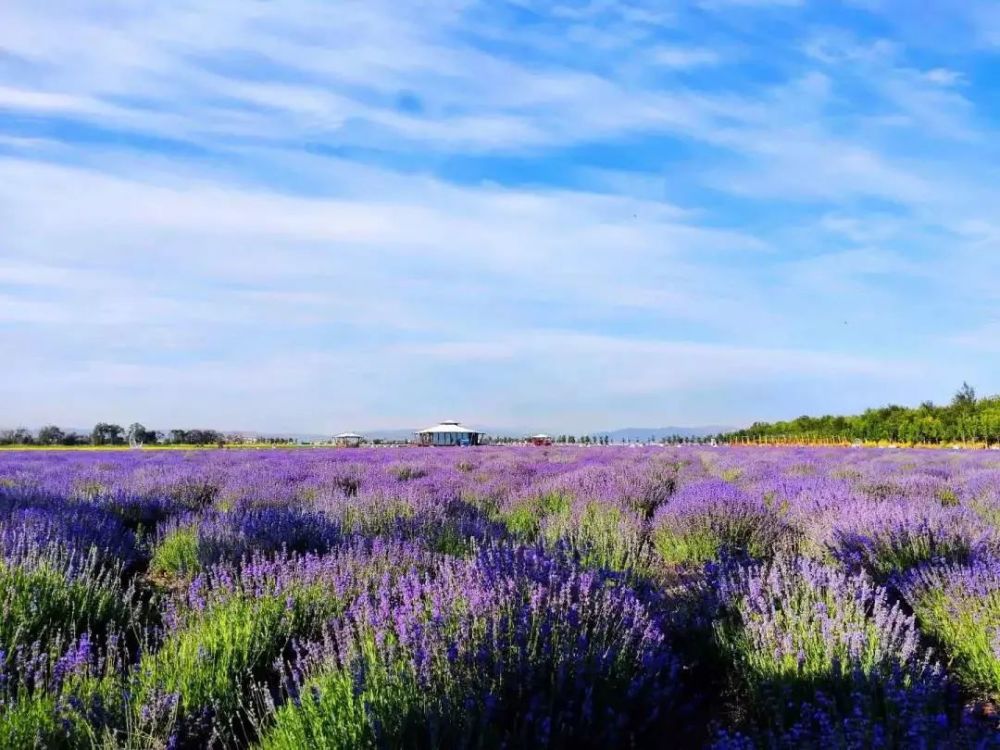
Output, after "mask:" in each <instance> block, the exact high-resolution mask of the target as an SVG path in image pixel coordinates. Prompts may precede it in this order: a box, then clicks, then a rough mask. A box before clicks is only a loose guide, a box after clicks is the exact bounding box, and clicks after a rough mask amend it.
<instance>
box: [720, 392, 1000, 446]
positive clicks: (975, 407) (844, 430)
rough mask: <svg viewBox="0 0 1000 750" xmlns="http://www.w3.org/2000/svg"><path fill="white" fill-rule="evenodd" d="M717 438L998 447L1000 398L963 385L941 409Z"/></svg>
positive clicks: (878, 413) (824, 420) (901, 410)
mask: <svg viewBox="0 0 1000 750" xmlns="http://www.w3.org/2000/svg"><path fill="white" fill-rule="evenodd" d="M722 439H724V440H726V441H728V442H741V441H759V440H771V439H773V440H783V439H789V440H801V441H804V442H810V441H817V440H822V441H850V442H854V441H858V440H860V441H865V442H893V443H928V444H940V443H969V442H972V443H986V444H994V443H1000V395H996V396H990V397H986V398H977V396H976V391H975V389H974V388H972V386H970V385H969V384H968V383H963V384H962V387H961V388H959V389H958V391H957V392H956V393H955V395H954V397H953V398H952V399H951V402H950V403H948V404H945V405H941V406H939V405H936V404H934V403H933V402H931V401H925V402H923V403H922V404H920V405H919V406H916V407H906V406H898V405H895V404H891V405H889V406H882V407H878V408H872V409H867V410H865V411H864V412H863V413H861V414H857V415H853V416H833V415H829V414H828V415H825V416H822V417H809V416H802V417H799V418H798V419H792V420H789V421H784V422H755V423H754V424H752V425H751V426H750V427H748V428H746V429H745V430H738V431H736V432H733V433H729V434H727V435H724V436H722Z"/></svg>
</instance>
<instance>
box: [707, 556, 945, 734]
mask: <svg viewBox="0 0 1000 750" xmlns="http://www.w3.org/2000/svg"><path fill="white" fill-rule="evenodd" d="M720 597H721V599H722V601H723V603H724V607H725V611H726V616H725V617H723V618H722V619H721V620H720V621H719V623H718V624H717V626H716V638H717V642H718V645H719V648H720V649H721V651H722V653H723V654H724V655H725V656H726V658H727V659H728V660H729V661H730V663H731V664H732V672H733V676H734V687H735V689H736V690H737V691H738V693H739V694H740V695H741V696H744V697H745V699H746V700H747V701H748V709H747V712H746V715H745V717H744V724H745V729H746V731H748V732H749V733H750V734H751V735H753V736H756V737H757V738H758V739H760V740H762V741H763V742H762V744H764V745H776V746H788V747H792V746H795V743H799V746H801V745H802V744H808V743H817V745H822V746H832V747H869V746H909V745H910V744H911V742H912V741H913V740H914V739H915V738H922V739H924V740H926V741H927V742H928V743H930V742H931V740H932V739H933V738H935V737H939V736H940V733H941V731H943V730H944V729H945V728H946V727H942V726H941V718H942V716H943V713H942V712H943V709H944V707H945V697H946V692H945V680H944V676H943V673H942V672H941V670H940V668H939V667H938V666H937V665H935V664H932V663H931V662H930V659H929V654H928V653H927V652H925V651H924V650H922V649H921V647H920V639H919V634H918V632H917V629H916V627H915V625H914V621H913V618H912V617H908V616H906V615H905V614H904V613H903V612H902V611H901V610H900V608H899V605H898V604H893V605H891V604H889V601H888V596H887V593H886V591H885V589H883V588H879V587H876V586H875V585H874V584H872V582H871V581H870V579H868V578H867V577H866V576H864V575H860V576H853V575H849V574H846V573H843V572H840V571H838V570H836V569H833V568H829V567H826V566H823V565H821V564H819V563H815V562H812V561H809V560H806V559H798V560H791V559H786V558H779V559H778V560H776V561H774V562H773V563H771V564H768V565H763V566H753V567H742V568H739V569H737V570H736V571H735V572H732V573H730V574H729V575H727V576H724V577H723V579H722V582H721V584H720ZM793 741H794V742H793ZM731 742H735V735H733V734H729V733H724V735H723V737H722V738H721V739H720V744H721V745H726V744H727V743H731Z"/></svg>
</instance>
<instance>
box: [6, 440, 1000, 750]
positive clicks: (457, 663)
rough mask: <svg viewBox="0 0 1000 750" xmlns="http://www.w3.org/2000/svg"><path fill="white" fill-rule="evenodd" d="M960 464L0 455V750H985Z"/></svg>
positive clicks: (976, 471) (982, 659)
mask: <svg viewBox="0 0 1000 750" xmlns="http://www.w3.org/2000/svg"><path fill="white" fill-rule="evenodd" d="M998 510H1000V466H998V465H997V462H996V459H995V457H991V456H990V455H989V454H949V453H943V452H921V451H905V450H895V451H852V450H834V449H830V450H818V449H813V450H805V449H769V450H763V451H761V450H754V449H735V448H729V449H696V448H674V449H661V448H647V449H626V448H600V449H597V448H591V449H572V448H552V449H531V448H528V449H517V448H504V449H501V448H493V449H475V450H455V451H447V450H441V451H435V450H377V451H374V450H373V451H364V450H360V451H332V450H330V451H326V450H322V451H321V450H316V451H294V452H291V451H289V452H273V453H268V454H264V455H261V454H260V453H244V452H239V451H228V452H212V453H209V452H204V453H198V452H192V453H184V454H178V453H155V452H134V453H116V454H104V453H93V454H79V453H46V454H38V453H7V454H3V455H0V519H2V520H0V552H2V561H0V597H2V599H0V670H2V672H0V747H26V746H33V745H34V746H40V747H135V748H155V747H164V748H165V747H192V748H193V747H206V746H213V747H266V748H297V747H328V748H340V747H343V748H353V747H477V748H479V747H482V748H487V747H538V748H562V747H566V748H570V747H602V748H603V747H660V746H664V743H666V742H668V739H667V738H669V743H671V744H672V745H673V746H691V747H697V746H717V747H741V748H742V747H789V748H791V747H806V746H812V747H819V746H821V745H822V746H832V747H844V748H850V747H962V746H967V747H989V746H993V744H998V743H1000V735H998V734H997V727H996V722H995V719H993V718H992V717H993V715H994V712H993V710H992V706H993V702H994V701H995V700H996V698H997V695H998V693H1000V562H998V542H997V540H998V532H997V528H998V527H997V520H998V518H1000V516H998Z"/></svg>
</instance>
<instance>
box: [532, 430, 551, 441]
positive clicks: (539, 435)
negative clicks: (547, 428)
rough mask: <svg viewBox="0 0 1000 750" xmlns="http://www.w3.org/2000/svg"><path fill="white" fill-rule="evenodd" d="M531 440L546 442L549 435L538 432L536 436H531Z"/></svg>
mask: <svg viewBox="0 0 1000 750" xmlns="http://www.w3.org/2000/svg"><path fill="white" fill-rule="evenodd" d="M531 437H532V438H537V439H539V440H547V439H549V438H551V437H552V436H551V435H546V434H545V433H544V432H539V433H538V434H537V435H532V436H531Z"/></svg>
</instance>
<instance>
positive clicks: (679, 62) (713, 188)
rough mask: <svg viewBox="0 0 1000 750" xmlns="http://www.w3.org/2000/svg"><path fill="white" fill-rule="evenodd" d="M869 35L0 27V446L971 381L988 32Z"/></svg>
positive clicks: (812, 12) (811, 12)
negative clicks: (175, 422)
mask: <svg viewBox="0 0 1000 750" xmlns="http://www.w3.org/2000/svg"><path fill="white" fill-rule="evenodd" d="M888 5H891V2H890V0H886V2H881V1H880V2H874V3H868V4H865V5H862V6H859V7H853V8H852V9H851V10H849V11H846V12H841V11H840V10H839V9H837V8H835V7H829V8H827V7H824V8H813V7H811V6H809V5H808V4H804V3H798V2H791V1H782V0H724V1H723V0H711V1H709V0H702V1H696V0H693V1H692V2H691V3H682V4H679V5H676V6H671V7H670V9H669V10H667V11H665V10H664V8H663V7H662V3H652V2H623V3H604V2H593V3H566V4H552V3H541V2H531V1H529V0H518V1H517V2H514V1H513V0H511V1H510V2H498V3H492V2H490V3H487V2H474V1H472V0H470V1H468V2H466V1H463V2H454V1H453V0H435V1H434V2H429V3H422V4H419V6H418V5H408V4H405V3H404V4H399V3H389V2H384V1H383V0H371V1H370V2H347V3H338V4H336V5H331V4H328V3H323V2H316V1H314V0H283V1H282V2H280V3H266V4H247V3H244V2H239V1H238V0H221V1H220V2H214V3H211V4H207V5H206V4H203V3H193V2H187V1H184V2H178V3H172V4H169V5H163V6H158V7H155V8H153V7H148V6H144V7H142V8H139V7H138V6H130V5H127V4H125V5H121V4H118V5H115V4H112V5H108V4H99V3H88V2H84V3H69V2H59V3H57V4H56V5H52V4H38V3H31V2H21V1H20V0H14V2H7V3H4V4H2V5H0V227H3V229H2V234H0V348H3V349H4V350H5V351H16V352H17V357H16V359H17V361H16V363H15V364H14V365H12V366H10V367H7V368H5V369H4V371H3V373H2V374H0V386H2V387H3V389H4V392H5V393H6V392H9V393H17V394H19V397H18V398H16V399H12V400H11V401H10V403H11V404H12V405H11V406H10V407H9V408H10V411H9V413H7V414H5V415H0V421H18V422H31V423H36V422H40V421H43V420H57V421H59V420H62V421H66V420H69V421H84V422H85V421H87V420H92V419H98V418H101V417H102V416H108V417H113V418H119V419H128V418H132V417H137V418H138V417H142V418H147V420H149V419H151V418H152V417H155V418H156V419H161V418H162V419H167V418H178V419H181V420H187V421H190V422H192V423H206V424H207V423H215V422H217V423H218V424H220V425H223V426H234V427H236V426H239V427H268V426H272V425H273V426H274V427H278V426H281V427H283V428H287V429H308V428H310V427H317V428H319V427H322V428H330V429H333V428H335V427H337V426H339V425H340V424H341V421H350V422H351V423H352V424H354V425H356V426H358V425H363V424H375V423H377V422H379V420H384V421H382V422H381V424H382V425H383V426H390V425H392V423H393V420H397V419H398V420H401V421H402V422H404V423H405V422H407V421H409V420H418V421H423V420H424V419H433V418H435V417H437V416H440V414H439V413H438V412H440V413H448V414H454V413H456V411H457V410H463V411H464V412H467V413H465V414H462V415H460V416H463V417H465V418H473V417H474V418H477V419H479V420H480V421H483V422H488V423H493V424H503V423H509V424H513V423H517V422H519V421H523V419H522V418H523V417H524V416H530V415H531V414H537V415H539V416H540V418H543V419H546V420H559V421H560V422H562V423H564V424H565V426H566V428H567V429H569V428H577V427H579V428H588V427H593V426H595V424H594V422H595V421H597V422H600V423H601V424H604V425H614V424H615V423H617V422H618V421H623V422H627V421H632V419H633V417H638V416H644V417H645V416H647V415H648V414H649V413H650V409H653V408H655V409H662V410H663V413H662V420H663V421H664V422H675V421H677V419H685V420H689V421H701V420H702V418H703V420H704V421H722V422H726V421H732V420H734V419H751V418H755V417H766V416H781V415H787V414H789V413H791V414H795V413H799V412H802V411H808V410H810V409H817V410H819V409H822V410H825V409H827V408H833V407H834V406H840V407H843V408H849V407H851V406H853V405H855V404H862V403H864V402H866V401H872V400H874V401H878V400H882V399H888V398H894V399H896V400H900V399H899V397H898V395H896V394H903V395H909V394H912V395H913V397H914V398H917V399H919V398H920V397H922V396H923V395H926V396H928V397H932V398H941V397H943V395H946V393H947V392H949V390H950V389H951V388H952V385H953V383H951V382H950V381H952V380H953V381H957V382H961V380H963V379H975V376H977V375H978V376H980V377H981V378H984V379H986V380H988V379H989V378H990V377H993V378H994V381H995V373H996V372H998V371H1000V368H998V367H995V366H992V367H991V365H996V364H998V363H997V362H996V359H995V353H994V352H993V351H992V350H990V349H989V348H988V347H986V348H984V347H972V346H970V342H971V341H973V339H975V340H976V341H978V340H980V339H984V338H985V337H986V333H982V332H979V333H975V334H970V333H968V331H970V330H978V329H976V328H975V326H971V325H970V323H969V320H970V319H974V320H988V319H989V316H990V315H991V314H992V311H993V310H994V309H995V305H996V303H997V299H998V298H997V294H998V292H997V287H996V285H995V284H994V283H992V279H994V278H996V274H997V273H1000V266H998V263H1000V225H998V223H997V220H996V218H995V206H996V205H997V203H998V201H1000V195H998V192H997V188H996V185H995V179H994V175H993V172H995V164H996V163H998V157H1000V154H998V148H1000V147H998V146H997V145H996V144H997V143H998V140H997V139H996V137H995V136H996V130H997V128H996V119H995V118H996V113H995V112H994V111H992V110H991V109H990V108H989V106H988V102H987V96H988V93H989V91H990V90H991V87H990V84H991V82H990V81H989V80H987V79H984V74H983V72H982V70H983V66H982V65H979V64H977V63H978V62H981V60H980V59H979V58H978V56H980V55H987V54H990V53H989V52H987V51H986V49H987V48H988V43H987V42H986V41H984V40H985V39H986V38H987V37H988V31H985V32H983V31H982V30H981V31H980V32H977V36H976V38H975V40H974V44H970V47H969V49H968V50H966V51H964V52H963V54H961V55H952V56H942V55H941V54H940V51H939V49H938V48H937V46H936V45H935V44H934V42H933V40H928V41H925V40H924V39H923V37H922V36H921V35H920V34H919V33H917V31H915V30H911V29H910V28H909V27H908V26H907V25H906V21H905V19H903V18H902V17H900V15H899V14H898V13H895V14H894V13H893V10H892V8H890V7H888ZM972 12H973V11H972V10H971V9H970V10H969V12H968V13H965V11H963V13H962V14H961V15H962V18H961V19H952V20H951V21H949V24H950V25H949V26H948V28H949V29H952V32H950V33H960V32H959V31H958V30H960V29H963V28H967V26H966V25H963V24H967V23H970V22H969V21H968V19H969V18H971V17H972V16H971V14H972ZM975 12H976V13H978V14H986V15H987V16H988V12H987V10H986V9H984V8H982V7H980V8H978V9H977V10H976V11H975ZM858 14H873V15H876V16H878V20H879V23H878V24H873V25H869V24H863V23H858V22H857V19H858ZM962 19H966V20H962ZM876 27H877V28H880V29H881V31H880V34H879V35H877V36H876V35H873V34H872V33H871V31H870V29H871V28H876ZM983 28H984V29H986V28H988V24H987V25H986V26H984V27H983ZM968 33H969V34H971V32H968ZM984 34H985V36H984ZM993 83H995V82H993ZM982 330H983V331H986V332H987V333H988V331H989V330H991V329H989V327H988V326H987V328H984V329H982ZM970 336H972V337H973V338H969V337H970ZM932 344H933V345H934V346H937V347H939V348H943V349H947V351H948V354H949V356H947V357H945V356H942V355H941V353H940V352H931V351H929V347H930V346H931V345H932ZM991 358H992V359H991ZM990 373H994V374H993V375H992V376H991V375H990ZM918 374H919V375H918ZM838 379H840V380H843V381H844V382H849V383H850V391H849V392H844V393H841V395H840V396H838V399H839V400H838V399H834V403H832V405H831V403H830V402H828V401H827V400H826V399H829V398H832V396H830V390H831V389H830V388H829V387H828V386H829V384H830V383H831V382H833V381H836V380H838ZM823 383H825V384H827V387H825V388H823V387H819V386H817V384H823ZM978 385H979V387H980V390H986V391H988V390H990V389H991V388H992V389H997V390H1000V381H995V382H993V383H990V382H983V381H980V382H978ZM921 386H923V387H926V388H928V389H930V390H932V391H933V392H931V393H927V394H919V393H918V391H919V390H920V387H921ZM227 388H229V389H231V390H232V391H233V392H234V393H237V394H239V395H234V396H228V395H227ZM938 390H942V391H943V393H939V392H938ZM330 392H336V393H338V394H341V395H343V394H349V395H350V398H347V397H342V398H337V399H331V398H329V393H330ZM248 393H252V394H254V395H255V398H254V399H253V401H254V403H255V404H258V405H259V413H255V414H254V415H249V416H248V415H245V414H243V413H241V411H240V409H241V407H244V406H245V404H246V403H247V398H246V394H248ZM483 393H489V394H490V395H489V398H484V397H483V395H482V394H483ZM81 394H86V395H87V397H86V398H83V397H78V396H81ZM56 409H58V410H61V412H60V413H53V410H56ZM144 410H145V411H144ZM63 414H65V416H63ZM144 414H148V415H150V416H149V417H144ZM617 415H620V417H619V416H617ZM366 416H367V419H365V417H366ZM316 422H319V423H321V424H316ZM546 424H549V425H552V422H551V421H547V422H546Z"/></svg>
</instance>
